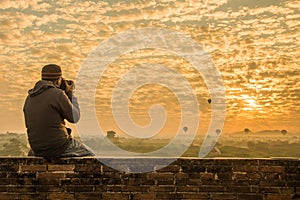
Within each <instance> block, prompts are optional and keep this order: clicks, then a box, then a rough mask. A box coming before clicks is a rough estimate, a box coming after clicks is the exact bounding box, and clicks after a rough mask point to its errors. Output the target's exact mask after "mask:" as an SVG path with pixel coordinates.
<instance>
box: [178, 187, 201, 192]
mask: <svg viewBox="0 0 300 200" xmlns="http://www.w3.org/2000/svg"><path fill="white" fill-rule="evenodd" d="M198 190H199V187H195V186H179V187H177V188H176V192H177V193H196V192H198Z"/></svg>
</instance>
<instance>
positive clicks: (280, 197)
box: [265, 194, 292, 200]
mask: <svg viewBox="0 0 300 200" xmlns="http://www.w3.org/2000/svg"><path fill="white" fill-rule="evenodd" d="M291 198H292V195H284V194H267V195H266V197H265V200H287V199H291Z"/></svg>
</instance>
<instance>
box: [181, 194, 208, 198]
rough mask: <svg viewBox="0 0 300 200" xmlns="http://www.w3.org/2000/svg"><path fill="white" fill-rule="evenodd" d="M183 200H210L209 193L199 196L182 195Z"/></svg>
mask: <svg viewBox="0 0 300 200" xmlns="http://www.w3.org/2000/svg"><path fill="white" fill-rule="evenodd" d="M182 195H183V199H197V200H210V199H211V198H210V195H209V194H208V193H197V194H182Z"/></svg>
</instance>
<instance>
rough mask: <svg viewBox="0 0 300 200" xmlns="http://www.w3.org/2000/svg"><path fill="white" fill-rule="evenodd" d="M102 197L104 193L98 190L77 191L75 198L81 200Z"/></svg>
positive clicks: (96, 199) (93, 199) (95, 199)
mask: <svg viewBox="0 0 300 200" xmlns="http://www.w3.org/2000/svg"><path fill="white" fill-rule="evenodd" d="M101 198H102V195H101V194H100V193H96V192H76V193H75V199H80V200H84V199H86V200H99V199H101Z"/></svg>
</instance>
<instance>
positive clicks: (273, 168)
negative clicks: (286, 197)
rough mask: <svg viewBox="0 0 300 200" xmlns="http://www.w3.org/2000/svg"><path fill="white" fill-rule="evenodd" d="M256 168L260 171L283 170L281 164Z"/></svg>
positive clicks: (278, 171)
mask: <svg viewBox="0 0 300 200" xmlns="http://www.w3.org/2000/svg"><path fill="white" fill-rule="evenodd" d="M258 170H259V171H260V172H269V173H272V172H273V173H282V172H284V167H282V166H259V168H258Z"/></svg>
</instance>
